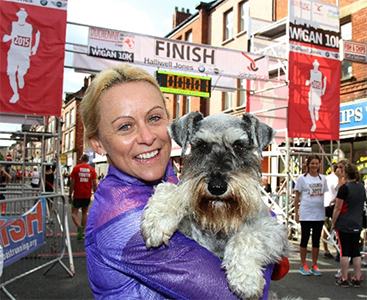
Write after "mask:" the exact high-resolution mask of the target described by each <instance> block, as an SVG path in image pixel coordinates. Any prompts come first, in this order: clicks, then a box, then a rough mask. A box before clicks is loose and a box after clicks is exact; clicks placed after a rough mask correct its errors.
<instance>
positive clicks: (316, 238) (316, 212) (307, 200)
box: [294, 154, 327, 276]
mask: <svg viewBox="0 0 367 300" xmlns="http://www.w3.org/2000/svg"><path fill="white" fill-rule="evenodd" d="M320 162H321V159H320V157H319V156H318V155H316V154H311V155H310V156H309V157H308V158H307V172H306V173H304V174H303V175H302V176H299V177H298V178H297V183H296V186H295V188H294V191H295V199H294V208H295V221H296V222H297V223H298V222H300V223H301V243H300V248H299V249H300V250H299V251H300V257H301V267H300V270H299V271H300V273H301V274H302V275H310V274H314V275H315V276H320V275H321V272H320V270H319V268H318V266H317V259H318V256H319V248H320V237H321V231H322V227H323V225H324V221H325V208H324V193H325V191H326V189H327V186H326V180H325V177H324V175H321V174H319V169H320ZM311 229H312V250H311V254H312V266H311V270H309V268H308V266H307V263H306V256H307V244H308V240H309V238H310V234H311Z"/></svg>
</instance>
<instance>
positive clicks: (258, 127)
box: [242, 113, 276, 159]
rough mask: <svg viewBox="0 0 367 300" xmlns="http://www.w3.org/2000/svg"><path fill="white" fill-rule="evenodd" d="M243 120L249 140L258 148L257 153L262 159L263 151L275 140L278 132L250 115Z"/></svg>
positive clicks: (246, 115)
mask: <svg viewBox="0 0 367 300" xmlns="http://www.w3.org/2000/svg"><path fill="white" fill-rule="evenodd" d="M242 120H243V121H244V123H245V124H244V125H245V130H246V132H247V133H248V135H249V138H250V139H252V142H253V144H254V146H255V147H256V148H257V153H258V154H259V157H260V158H261V159H262V158H263V155H262V150H264V149H265V148H266V147H267V146H268V145H269V144H270V142H271V141H272V140H273V138H274V136H275V132H276V131H275V130H274V129H273V128H271V127H270V126H269V125H267V124H265V123H264V122H261V121H260V120H259V119H258V118H256V117H255V116H254V115H252V114H249V113H246V114H244V115H243V117H242Z"/></svg>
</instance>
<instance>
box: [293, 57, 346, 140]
mask: <svg viewBox="0 0 367 300" xmlns="http://www.w3.org/2000/svg"><path fill="white" fill-rule="evenodd" d="M289 68H290V69H289V74H290V77H289V81H290V82H291V83H292V84H290V85H289V103H288V136H289V137H293V138H294V137H296V138H312V139H320V140H339V111H340V109H339V104H340V100H339V98H340V88H339V87H340V61H339V60H332V59H325V58H322V57H315V56H312V55H305V54H302V53H296V52H290V53H289Z"/></svg>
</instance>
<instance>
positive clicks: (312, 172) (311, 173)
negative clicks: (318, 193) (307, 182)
mask: <svg viewBox="0 0 367 300" xmlns="http://www.w3.org/2000/svg"><path fill="white" fill-rule="evenodd" d="M308 174H310V175H311V176H312V177H317V176H319V173H318V172H316V171H310V172H308Z"/></svg>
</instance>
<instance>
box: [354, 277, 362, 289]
mask: <svg viewBox="0 0 367 300" xmlns="http://www.w3.org/2000/svg"><path fill="white" fill-rule="evenodd" d="M361 281H362V280H358V279H355V278H354V277H353V279H352V284H353V285H354V287H356V288H359V287H361Z"/></svg>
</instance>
